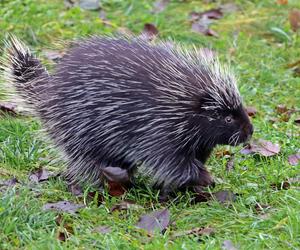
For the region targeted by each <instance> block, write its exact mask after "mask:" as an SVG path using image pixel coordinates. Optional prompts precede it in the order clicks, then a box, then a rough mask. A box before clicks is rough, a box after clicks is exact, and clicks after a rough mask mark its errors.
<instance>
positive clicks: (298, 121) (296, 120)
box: [294, 117, 300, 125]
mask: <svg viewBox="0 0 300 250" xmlns="http://www.w3.org/2000/svg"><path fill="white" fill-rule="evenodd" d="M294 122H295V123H296V124H298V125H299V124H300V117H297V118H296V119H295V121H294Z"/></svg>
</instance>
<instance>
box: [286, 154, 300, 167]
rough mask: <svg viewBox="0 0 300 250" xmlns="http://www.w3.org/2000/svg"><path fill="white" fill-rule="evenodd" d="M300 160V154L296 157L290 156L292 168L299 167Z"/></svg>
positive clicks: (295, 155)
mask: <svg viewBox="0 0 300 250" xmlns="http://www.w3.org/2000/svg"><path fill="white" fill-rule="evenodd" d="M299 160H300V153H299V154H294V155H290V156H289V157H288V161H289V163H290V164H291V165H292V166H297V165H298V164H299Z"/></svg>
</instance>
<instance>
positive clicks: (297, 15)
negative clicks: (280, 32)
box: [289, 9, 300, 32]
mask: <svg viewBox="0 0 300 250" xmlns="http://www.w3.org/2000/svg"><path fill="white" fill-rule="evenodd" d="M289 21H290V25H291V28H292V30H293V31H294V32H296V31H297V30H298V29H299V28H300V10H298V9H294V10H291V11H290V12H289Z"/></svg>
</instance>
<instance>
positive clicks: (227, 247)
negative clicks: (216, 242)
mask: <svg viewBox="0 0 300 250" xmlns="http://www.w3.org/2000/svg"><path fill="white" fill-rule="evenodd" d="M222 249H223V250H237V248H236V247H235V246H234V245H233V243H232V242H231V240H224V242H223V243H222Z"/></svg>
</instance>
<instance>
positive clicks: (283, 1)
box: [277, 0, 289, 5]
mask: <svg viewBox="0 0 300 250" xmlns="http://www.w3.org/2000/svg"><path fill="white" fill-rule="evenodd" d="M288 2H289V1H288V0H277V4H279V5H287V4H288Z"/></svg>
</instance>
